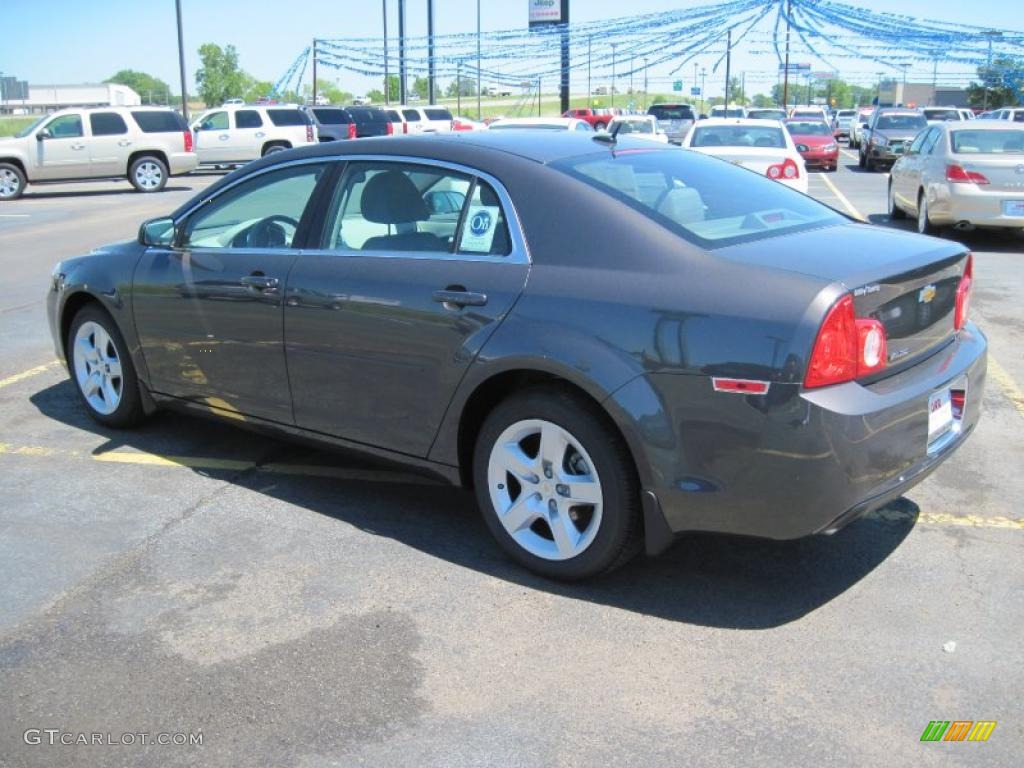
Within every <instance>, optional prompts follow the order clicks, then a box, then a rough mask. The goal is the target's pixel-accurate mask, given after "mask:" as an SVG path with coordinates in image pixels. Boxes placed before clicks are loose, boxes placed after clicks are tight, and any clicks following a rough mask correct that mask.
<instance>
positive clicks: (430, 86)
mask: <svg viewBox="0 0 1024 768" xmlns="http://www.w3.org/2000/svg"><path fill="white" fill-rule="evenodd" d="M434 75H435V72H434V0H427V101H428V102H429V103H430V104H433V103H434Z"/></svg>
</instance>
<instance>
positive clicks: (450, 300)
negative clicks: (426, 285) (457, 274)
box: [434, 286, 487, 308]
mask: <svg viewBox="0 0 1024 768" xmlns="http://www.w3.org/2000/svg"><path fill="white" fill-rule="evenodd" d="M434 301H436V302H438V303H440V304H444V305H445V306H446V307H448V308H453V307H482V306H483V305H484V304H486V303H487V294H486V293H474V292H473V291H467V290H466V289H465V288H462V287H461V286H449V287H448V288H446V289H445V290H443V291H434Z"/></svg>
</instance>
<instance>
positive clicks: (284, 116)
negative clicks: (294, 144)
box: [267, 109, 312, 128]
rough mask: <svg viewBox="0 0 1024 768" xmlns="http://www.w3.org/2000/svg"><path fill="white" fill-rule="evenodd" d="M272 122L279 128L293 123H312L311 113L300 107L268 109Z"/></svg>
mask: <svg viewBox="0 0 1024 768" xmlns="http://www.w3.org/2000/svg"><path fill="white" fill-rule="evenodd" d="M267 116H268V117H270V122H272V123H273V124H274V125H276V126H277V127H279V128H283V127H287V126H292V125H312V121H311V120H310V119H309V115H307V114H306V113H305V112H303V111H302V110H299V109H268V110H267Z"/></svg>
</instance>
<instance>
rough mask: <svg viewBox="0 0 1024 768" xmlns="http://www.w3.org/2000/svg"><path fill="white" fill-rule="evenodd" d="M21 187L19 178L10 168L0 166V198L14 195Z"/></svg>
mask: <svg viewBox="0 0 1024 768" xmlns="http://www.w3.org/2000/svg"><path fill="white" fill-rule="evenodd" d="M20 189H21V179H19V178H18V174H16V173H15V172H14V171H12V170H11V169H10V168H0V198H4V197H14V196H15V195H17V194H18V192H19V191H20Z"/></svg>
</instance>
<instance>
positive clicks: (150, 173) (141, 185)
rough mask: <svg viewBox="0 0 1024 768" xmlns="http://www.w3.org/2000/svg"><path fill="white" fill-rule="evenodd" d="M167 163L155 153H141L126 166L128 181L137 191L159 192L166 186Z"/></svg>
mask: <svg viewBox="0 0 1024 768" xmlns="http://www.w3.org/2000/svg"><path fill="white" fill-rule="evenodd" d="M168 175H169V174H168V171H167V164H166V163H165V162H164V161H163V160H161V159H160V158H159V157H156V156H155V155H142V156H141V157H137V158H135V159H134V160H132V163H131V165H129V166H128V181H130V182H131V184H132V186H133V187H135V189H136V191H138V192H159V191H160V190H162V189H163V188H164V187H166V186H167V177H168Z"/></svg>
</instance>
